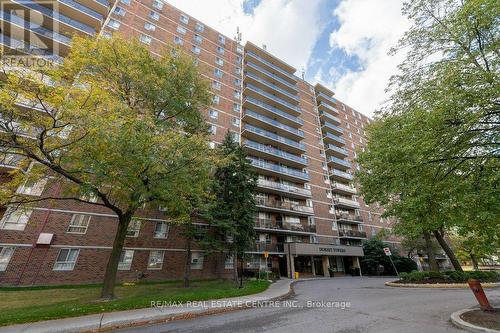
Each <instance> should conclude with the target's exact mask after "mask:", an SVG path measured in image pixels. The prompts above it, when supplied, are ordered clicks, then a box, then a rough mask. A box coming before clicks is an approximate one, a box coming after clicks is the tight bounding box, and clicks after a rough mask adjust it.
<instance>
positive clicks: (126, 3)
mask: <svg viewBox="0 0 500 333" xmlns="http://www.w3.org/2000/svg"><path fill="white" fill-rule="evenodd" d="M131 1H132V0H120V2H121V3H123V4H125V5H130V2H131Z"/></svg>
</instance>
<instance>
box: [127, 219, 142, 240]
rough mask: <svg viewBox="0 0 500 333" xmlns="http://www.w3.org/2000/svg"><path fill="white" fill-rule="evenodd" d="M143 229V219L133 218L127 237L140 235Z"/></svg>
mask: <svg viewBox="0 0 500 333" xmlns="http://www.w3.org/2000/svg"><path fill="white" fill-rule="evenodd" d="M140 230H141V220H137V219H133V220H132V221H130V224H129V225H128V229H127V237H138V236H139V232H140Z"/></svg>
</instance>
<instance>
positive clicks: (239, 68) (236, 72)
mask: <svg viewBox="0 0 500 333" xmlns="http://www.w3.org/2000/svg"><path fill="white" fill-rule="evenodd" d="M234 74H236V75H241V67H236V69H235V70H234Z"/></svg>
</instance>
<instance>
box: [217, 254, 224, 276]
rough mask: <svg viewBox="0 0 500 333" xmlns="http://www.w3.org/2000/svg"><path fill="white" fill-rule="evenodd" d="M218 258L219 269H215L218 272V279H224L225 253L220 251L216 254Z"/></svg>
mask: <svg viewBox="0 0 500 333" xmlns="http://www.w3.org/2000/svg"><path fill="white" fill-rule="evenodd" d="M216 258H217V267H216V268H215V270H216V272H215V273H216V276H217V279H222V274H223V273H224V266H225V263H226V256H225V253H224V252H223V251H220V252H218V253H217V254H216Z"/></svg>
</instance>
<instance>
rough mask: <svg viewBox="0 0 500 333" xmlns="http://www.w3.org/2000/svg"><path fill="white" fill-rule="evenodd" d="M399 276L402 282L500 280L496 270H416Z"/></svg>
mask: <svg viewBox="0 0 500 333" xmlns="http://www.w3.org/2000/svg"><path fill="white" fill-rule="evenodd" d="M399 278H400V279H401V281H403V282H426V281H429V282H432V281H436V280H439V281H444V282H450V283H456V282H467V280H468V279H477V280H479V281H481V282H497V281H500V272H496V271H471V272H459V271H445V272H433V271H431V272H417V271H413V272H410V273H401V274H399Z"/></svg>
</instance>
